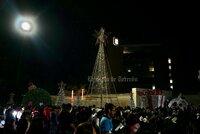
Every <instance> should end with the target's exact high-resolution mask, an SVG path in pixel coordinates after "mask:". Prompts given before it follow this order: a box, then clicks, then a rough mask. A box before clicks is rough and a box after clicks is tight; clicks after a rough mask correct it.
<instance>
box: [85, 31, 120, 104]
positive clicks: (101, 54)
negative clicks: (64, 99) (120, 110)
mask: <svg viewBox="0 0 200 134" xmlns="http://www.w3.org/2000/svg"><path fill="white" fill-rule="evenodd" d="M96 34H97V41H96V44H99V50H98V54H97V58H96V62H95V65H94V69H93V72H92V76H91V77H90V78H89V82H90V85H89V93H88V95H87V96H86V101H87V102H88V101H90V102H91V103H93V104H96V105H98V106H101V107H102V106H104V104H105V103H113V104H118V99H117V95H116V88H115V85H114V82H115V80H114V79H113V77H112V73H111V69H110V65H109V61H108V58H107V55H106V50H105V47H106V39H107V38H108V35H107V34H106V33H105V29H104V28H101V29H100V31H99V32H96Z"/></svg>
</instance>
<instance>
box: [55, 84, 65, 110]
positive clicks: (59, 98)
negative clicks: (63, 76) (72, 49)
mask: <svg viewBox="0 0 200 134" xmlns="http://www.w3.org/2000/svg"><path fill="white" fill-rule="evenodd" d="M65 86H66V84H65V83H64V82H63V81H61V82H60V83H58V88H59V92H58V96H57V98H56V103H55V105H56V106H61V105H62V104H65V103H66V97H65V91H64V90H65Z"/></svg>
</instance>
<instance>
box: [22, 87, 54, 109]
mask: <svg viewBox="0 0 200 134" xmlns="http://www.w3.org/2000/svg"><path fill="white" fill-rule="evenodd" d="M30 103H31V104H32V107H37V106H39V105H40V104H41V103H42V104H44V105H50V104H51V95H50V94H49V92H47V91H46V90H44V89H42V88H36V89H33V90H31V91H28V92H27V93H26V94H25V96H24V97H23V99H22V105H23V106H25V107H27V106H28V105H29V104H30Z"/></svg>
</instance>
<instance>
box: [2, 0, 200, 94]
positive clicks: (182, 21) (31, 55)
mask: <svg viewBox="0 0 200 134" xmlns="http://www.w3.org/2000/svg"><path fill="white" fill-rule="evenodd" d="M195 12H196V11H195V8H194V9H192V10H191V9H190V8H189V7H188V8H185V7H181V6H180V7H179V6H175V5H174V4H170V3H168V4H167V3H164V4H161V5H160V3H159V5H158V3H152V2H151V3H137V2H136V1H131V0H130V1H129V0H128V1H126V0H123V1H122V0H119V1H114V0H109V2H108V1H106V0H101V1H95V0H91V1H89V0H80V1H76V0H28V1H27V0H2V1H1V2H0V16H1V18H0V58H1V59H0V61H1V63H0V64H1V67H0V68H1V77H0V83H1V88H2V89H1V90H6V91H10V90H13V91H14V92H16V90H19V91H21V92H24V91H25V90H26V85H27V83H28V82H29V81H34V82H36V83H37V84H38V86H40V87H42V88H45V89H48V90H49V91H50V92H51V93H57V92H58V90H57V83H58V82H60V81H61V80H63V81H64V82H65V83H66V84H67V85H81V84H83V85H84V84H85V83H87V77H88V75H91V73H92V69H93V66H94V62H95V58H96V54H97V50H98V47H97V46H95V42H96V39H95V37H94V33H95V30H99V29H100V27H101V26H103V27H104V28H105V30H106V31H107V32H111V36H116V37H119V39H122V40H123V41H124V42H126V43H129V44H138V43H159V44H161V45H163V46H164V47H165V48H166V49H168V50H170V51H172V52H173V53H176V54H177V55H178V56H177V57H180V59H182V61H183V59H186V62H187V63H185V64H184V66H185V65H186V67H185V68H187V67H188V68H191V69H192V68H195V69H197V68H198V67H199V63H196V62H193V61H194V60H197V61H198V56H199V52H198V49H197V46H195V45H196V44H195V40H196V39H195V38H196V37H195V33H194V31H195V30H194V28H196V27H195V25H196V24H197V22H196V20H197V19H196V17H194V16H195V15H196V14H197V13H195ZM17 15H32V16H34V17H35V18H36V23H37V25H38V32H37V34H36V35H34V36H28V37H27V36H26V37H24V36H22V35H20V34H19V33H17V32H16V31H15V30H14V28H13V23H14V20H15V18H16V16H17ZM194 44H195V45H194ZM197 45H198V43H197ZM180 64H182V63H180ZM184 75H188V76H189V75H190V74H189V73H187V72H185V74H184ZM55 88H56V89H55Z"/></svg>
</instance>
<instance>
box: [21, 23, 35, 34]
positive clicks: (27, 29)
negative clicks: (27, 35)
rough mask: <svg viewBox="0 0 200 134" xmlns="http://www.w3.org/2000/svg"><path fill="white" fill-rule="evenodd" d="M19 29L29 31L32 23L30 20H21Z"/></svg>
mask: <svg viewBox="0 0 200 134" xmlns="http://www.w3.org/2000/svg"><path fill="white" fill-rule="evenodd" d="M21 29H22V30H23V31H25V32H31V29H32V25H31V23H30V22H28V21H23V22H22V23H21Z"/></svg>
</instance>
